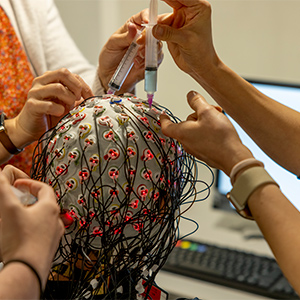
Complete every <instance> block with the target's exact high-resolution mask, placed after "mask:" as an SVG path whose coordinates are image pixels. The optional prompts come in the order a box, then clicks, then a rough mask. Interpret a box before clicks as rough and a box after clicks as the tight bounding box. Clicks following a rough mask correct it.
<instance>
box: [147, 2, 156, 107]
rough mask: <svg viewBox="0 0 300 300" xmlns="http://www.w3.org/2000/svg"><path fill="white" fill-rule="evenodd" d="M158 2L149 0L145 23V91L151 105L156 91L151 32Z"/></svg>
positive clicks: (154, 59) (153, 42)
mask: <svg viewBox="0 0 300 300" xmlns="http://www.w3.org/2000/svg"><path fill="white" fill-rule="evenodd" d="M157 14H158V2H157V0H150V9H149V24H147V25H146V53H145V55H146V61H145V88H144V90H145V92H146V93H147V98H148V104H149V106H150V107H151V106H152V102H153V97H154V93H155V92H156V91H157V66H158V63H157V60H158V58H157V56H158V46H157V40H156V38H155V37H154V36H153V34H152V28H153V26H154V25H155V24H157Z"/></svg>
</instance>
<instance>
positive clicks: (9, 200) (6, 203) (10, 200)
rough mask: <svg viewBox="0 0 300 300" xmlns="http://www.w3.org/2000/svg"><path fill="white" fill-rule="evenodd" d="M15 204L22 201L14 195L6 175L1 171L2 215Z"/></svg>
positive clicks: (0, 210) (0, 213) (0, 197)
mask: <svg viewBox="0 0 300 300" xmlns="http://www.w3.org/2000/svg"><path fill="white" fill-rule="evenodd" d="M15 205H20V201H19V200H18V198H17V197H16V196H15V195H14V193H13V191H12V189H11V187H10V183H9V181H8V179H7V178H6V176H5V175H4V174H3V172H0V217H1V216H2V212H3V211H6V209H7V208H9V207H11V208H12V207H14V206H15Z"/></svg>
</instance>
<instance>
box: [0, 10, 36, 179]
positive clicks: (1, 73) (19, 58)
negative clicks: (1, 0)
mask: <svg viewBox="0 0 300 300" xmlns="http://www.w3.org/2000/svg"><path fill="white" fill-rule="evenodd" d="M33 79H34V76H33V74H32V72H31V70H30V64H29V62H28V59H27V56H26V53H25V51H24V49H23V47H22V44H21V42H20V41H19V39H18V37H17V35H16V33H15V30H14V28H13V26H12V25H11V23H10V20H9V18H8V17H7V15H6V13H5V12H4V10H3V9H2V7H1V6H0V112H4V113H5V114H6V116H7V117H8V118H13V117H15V116H17V115H18V114H19V112H20V111H21V109H22V107H23V106H24V104H25V102H26V99H27V94H28V91H29V89H30V88H31V85H32V81H33ZM35 144H36V143H34V145H33V144H32V145H29V146H28V147H26V149H25V150H24V151H23V152H21V153H20V154H18V155H15V156H14V157H12V159H11V160H9V162H8V163H9V164H12V165H14V166H15V167H18V168H20V169H21V170H23V171H25V172H26V173H27V174H29V172H30V168H31V161H32V154H33V149H34V147H35ZM3 166H4V165H2V166H1V167H3Z"/></svg>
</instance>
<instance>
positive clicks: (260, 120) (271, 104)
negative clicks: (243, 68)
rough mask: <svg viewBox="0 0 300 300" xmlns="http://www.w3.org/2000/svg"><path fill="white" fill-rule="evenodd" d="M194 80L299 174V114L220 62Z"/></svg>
mask: <svg viewBox="0 0 300 300" xmlns="http://www.w3.org/2000/svg"><path fill="white" fill-rule="evenodd" d="M193 77H194V78H195V79H196V80H197V81H198V82H199V83H200V84H201V85H202V86H203V87H204V88H205V89H206V90H207V92H208V93H209V94H210V95H211V96H212V97H213V98H214V99H215V101H216V102H217V103H218V104H219V105H220V106H221V107H222V108H223V109H224V110H225V111H226V112H227V113H228V114H229V115H230V116H231V117H232V118H233V119H235V120H236V121H237V123H239V125H240V126H241V127H242V128H243V129H244V130H245V131H246V132H247V133H248V134H249V135H250V136H251V137H252V139H253V140H254V141H255V142H256V143H257V144H258V145H259V147H260V148H261V149H262V150H263V151H265V152H266V153H267V154H268V155H269V156H270V157H271V158H272V159H274V160H275V161H276V162H278V163H279V164H280V165H282V166H283V167H284V168H286V169H288V170H290V171H291V172H293V173H295V174H296V175H299V173H300V156H299V151H300V139H295V136H298V135H299V134H300V132H299V131H300V115H299V113H298V112H296V111H293V110H291V109H290V108H288V107H286V106H284V105H282V104H280V103H279V102H277V101H275V100H273V99H270V98H269V97H267V96H265V95H264V94H262V93H260V92H259V91H258V90H257V89H255V88H254V87H253V86H252V85H251V84H250V83H248V82H247V81H245V80H244V79H242V78H241V77H240V76H239V75H237V74H236V73H235V72H233V71H232V70H231V69H230V68H228V67H227V66H225V65H224V64H223V63H222V62H221V61H219V62H218V64H216V65H215V66H214V67H212V68H211V70H210V71H209V72H207V73H206V74H204V75H203V74H202V76H201V77H200V76H198V75H197V74H196V73H195V74H194V75H193Z"/></svg>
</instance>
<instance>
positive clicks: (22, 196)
mask: <svg viewBox="0 0 300 300" xmlns="http://www.w3.org/2000/svg"><path fill="white" fill-rule="evenodd" d="M11 188H12V190H13V192H14V194H15V195H16V196H17V197H18V198H19V200H20V201H21V203H22V204H24V205H25V206H28V205H32V204H34V203H35V202H36V201H37V198H36V197H35V196H33V195H32V194H30V193H29V192H23V191H21V190H19V189H17V188H16V187H14V186H13V185H12V186H11Z"/></svg>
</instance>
